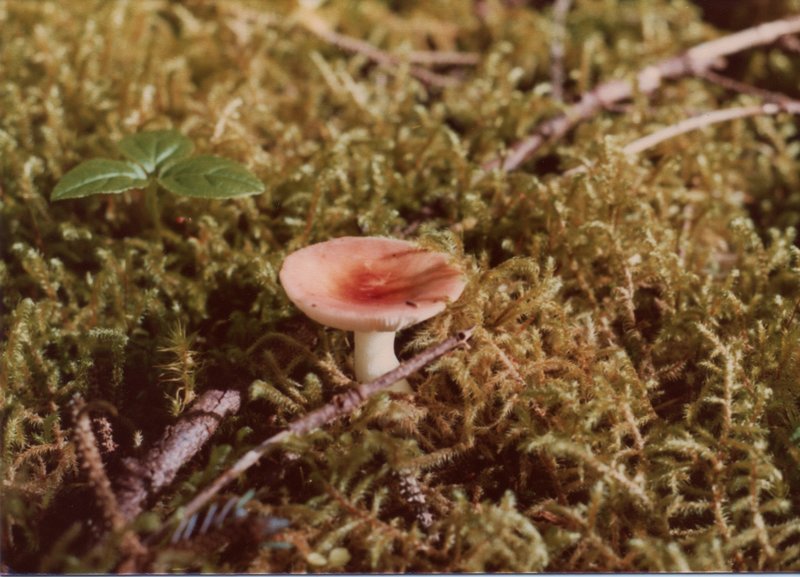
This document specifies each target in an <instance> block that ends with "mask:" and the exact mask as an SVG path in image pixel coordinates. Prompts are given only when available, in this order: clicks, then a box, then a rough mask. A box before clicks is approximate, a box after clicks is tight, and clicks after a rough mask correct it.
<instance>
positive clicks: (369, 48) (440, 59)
mask: <svg viewBox="0 0 800 577" xmlns="http://www.w3.org/2000/svg"><path fill="white" fill-rule="evenodd" d="M298 22H299V23H300V24H301V25H302V26H303V28H305V29H306V30H308V31H309V32H311V33H312V34H314V35H315V36H317V37H318V38H320V39H321V40H324V41H325V42H328V43H329V44H332V45H333V46H336V47H338V48H341V49H342V50H345V51H347V52H353V53H356V54H361V55H362V56H364V57H366V58H367V59H369V60H371V61H373V62H375V63H376V64H379V65H380V66H383V67H385V68H388V69H396V68H397V67H398V66H402V65H403V64H405V63H409V64H411V65H410V66H409V69H408V71H409V74H411V75H412V76H413V77H415V78H417V79H418V80H421V81H422V82H424V83H426V84H429V85H431V86H436V87H438V88H446V87H449V86H455V85H457V84H459V80H458V79H457V78H453V77H451V76H445V75H443V74H438V73H436V72H431V71H430V70H427V69H425V68H422V67H420V66H415V65H413V64H412V63H413V62H415V61H416V62H423V61H425V60H427V62H426V63H428V64H431V63H436V64H445V63H447V64H451V65H453V64H463V65H467V64H474V63H476V62H477V61H478V57H477V55H475V54H469V53H464V54H461V53H455V52H447V53H440V54H439V55H438V56H433V55H434V54H436V53H431V52H412V53H411V54H410V55H409V57H408V58H406V59H404V58H403V57H401V56H396V55H394V54H390V53H388V52H385V51H383V50H381V49H380V48H377V47H375V46H373V45H372V44H370V43H369V42H367V41H365V40H360V39H358V38H353V37H352V36H347V35H345V34H340V33H338V32H336V31H334V30H332V29H331V27H330V26H329V25H328V23H327V22H325V21H324V20H323V19H322V18H320V17H319V16H317V15H316V14H314V13H313V12H312V11H307V12H305V13H304V15H303V17H302V18H299V19H298ZM456 55H458V57H456ZM459 60H460V62H459Z"/></svg>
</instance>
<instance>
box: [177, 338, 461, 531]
mask: <svg viewBox="0 0 800 577" xmlns="http://www.w3.org/2000/svg"><path fill="white" fill-rule="evenodd" d="M474 330H475V329H474V328H471V329H468V330H465V331H460V332H458V333H457V334H456V335H454V336H452V337H450V338H449V339H447V340H445V341H443V342H441V343H439V344H438V345H435V346H433V347H430V348H428V349H426V350H424V351H422V352H421V353H420V354H418V355H416V356H415V357H412V358H411V359H409V360H408V361H406V362H404V363H402V364H401V365H400V366H399V367H397V368H396V369H394V370H392V371H389V372H388V373H386V374H385V375H383V376H382V377H379V378H378V379H375V380H374V381H372V382H369V383H365V384H363V385H359V386H358V387H355V388H353V389H350V390H349V391H347V392H345V393H342V394H340V395H336V396H335V397H333V399H332V400H331V402H330V403H328V404H327V405H325V406H323V407H320V408H319V409H317V410H315V411H312V412H310V413H308V414H307V415H305V416H304V417H301V418H300V419H297V420H296V421H293V422H292V423H290V424H289V426H288V427H287V428H286V429H284V430H283V431H281V432H279V433H277V434H275V435H273V436H271V437H269V438H268V439H266V440H264V441H262V442H261V444H260V445H258V446H257V447H255V448H253V449H250V450H249V451H248V452H247V453H245V454H244V455H243V456H242V457H241V458H240V459H239V460H238V461H236V463H234V464H233V466H232V467H230V468H229V469H228V470H226V471H225V472H224V473H222V475H220V476H219V477H217V479H216V480H215V481H214V482H213V483H212V484H211V485H209V486H208V487H207V488H206V489H205V490H203V491H201V492H200V493H198V495H197V496H196V497H195V498H194V499H192V500H191V502H189V504H188V505H186V507H184V508H183V509H182V510H181V514H182V517H189V516H191V515H194V514H195V513H197V512H198V511H199V510H200V509H202V508H203V507H204V506H205V505H206V503H208V501H209V500H210V499H212V498H213V497H214V496H215V495H216V494H217V493H218V492H219V491H220V490H221V489H223V488H224V487H225V486H226V485H227V484H228V483H230V482H231V481H233V480H234V479H235V478H236V477H238V476H239V475H241V474H242V473H244V472H245V471H246V470H247V469H249V468H250V467H252V466H253V465H255V464H256V463H257V462H258V460H259V459H260V458H261V457H262V456H263V455H264V454H265V453H266V452H267V451H269V450H270V449H272V448H273V447H275V446H276V445H278V444H279V443H282V442H283V441H285V440H286V439H288V438H289V437H291V436H293V435H305V434H307V433H310V432H311V431H313V430H315V429H318V428H319V427H322V426H323V425H327V424H328V423H330V422H332V421H335V420H336V419H339V418H341V417H344V416H346V415H348V414H350V413H352V412H353V411H355V410H356V409H357V408H358V407H359V406H361V404H362V403H363V402H364V401H366V400H367V399H368V398H369V397H371V396H373V395H375V394H377V393H379V392H381V391H383V390H385V389H387V388H389V387H390V386H391V385H393V384H394V383H396V382H397V381H399V380H402V379H405V378H406V377H408V376H409V375H411V374H413V373H415V372H416V371H418V370H420V369H421V368H423V367H424V366H426V365H428V364H429V363H431V362H433V361H434V360H436V359H438V358H439V357H441V356H442V355H444V354H445V353H448V352H449V351H451V350H453V349H454V348H456V347H459V346H463V345H464V344H466V342H467V341H468V340H469V338H470V337H471V336H472V333H473V332H474Z"/></svg>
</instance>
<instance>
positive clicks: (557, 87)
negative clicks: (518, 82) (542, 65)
mask: <svg viewBox="0 0 800 577" xmlns="http://www.w3.org/2000/svg"><path fill="white" fill-rule="evenodd" d="M571 7H572V0H555V2H554V3H553V26H554V29H555V32H554V34H553V41H552V42H551V44H550V83H551V84H552V85H553V88H552V94H553V98H554V99H555V100H558V101H559V102H563V100H564V39H565V37H566V35H567V30H566V24H565V22H566V19H567V14H568V13H569V9H570V8H571Z"/></svg>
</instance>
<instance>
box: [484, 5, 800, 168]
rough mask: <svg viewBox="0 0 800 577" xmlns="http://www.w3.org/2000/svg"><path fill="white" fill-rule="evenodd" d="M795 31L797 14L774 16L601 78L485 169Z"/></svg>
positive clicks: (799, 23)
mask: <svg viewBox="0 0 800 577" xmlns="http://www.w3.org/2000/svg"><path fill="white" fill-rule="evenodd" d="M798 32H800V16H793V17H791V18H786V19H782V20H775V21H773V22H768V23H766V24H761V25H759V26H755V27H753V28H747V29H745V30H742V31H740V32H736V33H734V34H730V35H728V36H723V37H722V38H718V39H716V40H711V41H709V42H704V43H702V44H698V45H697V46H695V47H694V48H690V49H689V50H687V51H686V52H684V53H683V54H680V55H678V56H674V57H672V58H667V59H666V60H661V61H660V62H657V63H656V64H652V65H650V66H647V67H646V68H644V69H642V70H640V71H639V72H638V73H637V74H636V77H635V79H634V81H629V80H611V81H609V82H604V83H603V84H600V85H599V86H597V87H596V88H595V89H594V90H591V91H590V92H587V93H586V94H584V95H583V96H582V97H581V99H580V100H579V101H578V102H576V103H575V104H573V105H572V106H570V107H569V108H568V109H567V110H566V111H565V112H564V113H563V114H560V115H558V116H556V117H554V118H551V119H549V120H546V121H545V122H543V123H541V124H539V126H538V127H537V128H536V129H535V130H534V131H533V133H532V134H531V135H530V136H528V137H527V138H525V139H523V140H521V141H520V142H518V143H517V144H515V145H514V146H512V147H511V150H510V153H509V154H508V156H506V157H505V158H504V159H494V160H492V161H490V162H487V163H485V164H484V165H483V168H484V169H485V170H492V169H495V168H500V169H501V170H503V171H506V172H508V171H511V170H515V169H516V168H518V167H519V166H520V165H521V164H522V163H523V162H525V161H526V160H527V159H528V158H530V157H531V156H532V155H533V154H534V153H536V151H538V150H539V149H540V148H541V147H542V146H543V145H545V144H547V143H549V142H553V141H554V140H557V139H559V138H561V137H563V136H564V135H565V134H567V133H568V132H569V131H570V130H571V129H572V128H574V127H575V126H576V125H577V124H579V123H580V122H583V121H585V120H588V119H590V118H592V117H593V116H595V115H596V114H598V113H599V112H600V111H601V110H602V109H603V107H605V106H608V105H609V104H613V103H617V102H620V101H623V100H628V99H629V98H631V97H632V96H633V95H634V93H635V92H637V91H638V92H640V93H643V94H648V95H649V94H652V93H653V92H655V91H656V90H657V89H658V88H659V87H660V86H661V84H662V82H663V81H665V80H674V79H676V78H680V77H683V76H688V75H694V76H697V75H700V74H702V73H704V72H706V71H707V70H709V69H710V68H712V67H713V66H715V65H716V64H717V63H718V62H719V61H720V59H721V58H724V57H725V56H729V55H731V54H734V53H736V52H741V51H742V50H746V49H748V48H753V47H756V46H763V45H765V44H771V43H773V42H775V41H776V40H778V39H780V38H781V37H784V36H786V35H788V34H795V33H798Z"/></svg>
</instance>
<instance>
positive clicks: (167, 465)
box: [115, 390, 241, 521]
mask: <svg viewBox="0 0 800 577" xmlns="http://www.w3.org/2000/svg"><path fill="white" fill-rule="evenodd" d="M240 402H241V395H240V393H239V392H238V391H234V390H228V391H220V390H210V391H206V392H205V393H203V394H202V395H201V396H200V397H199V398H198V399H197V400H196V401H195V402H194V403H192V405H191V407H189V409H188V410H187V411H186V413H184V415H183V416H182V417H181V418H180V420H178V422H177V423H175V424H174V425H171V426H170V427H167V430H166V431H164V434H163V435H162V436H161V438H160V439H159V440H158V442H157V443H156V444H155V445H154V446H153V448H152V449H150V450H149V451H148V452H147V454H146V455H145V456H144V457H142V458H141V459H126V460H125V461H124V465H125V468H126V473H125V474H124V475H123V476H122V477H120V478H119V479H117V481H116V483H115V485H116V486H117V492H116V497H117V503H118V506H119V511H120V513H121V515H122V517H123V518H124V519H125V520H126V521H130V520H131V519H133V518H134V517H136V515H138V514H139V513H141V512H142V509H143V507H144V504H145V501H146V500H147V499H148V497H150V496H151V495H154V494H156V493H158V492H159V491H161V490H162V489H164V488H166V487H167V486H168V485H169V484H170V483H171V482H172V480H173V479H174V478H175V475H176V474H177V473H178V470H179V469H180V468H181V467H182V466H183V465H185V464H186V463H187V462H188V461H189V459H191V458H192V457H194V456H195V455H196V454H197V452H198V451H199V450H200V449H201V448H202V447H203V445H205V443H206V441H208V439H210V438H211V435H213V434H214V432H215V431H216V430H217V427H218V426H219V423H220V422H221V421H222V419H223V418H224V417H226V416H227V415H229V414H230V413H235V412H236V411H238V410H239V404H240Z"/></svg>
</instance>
